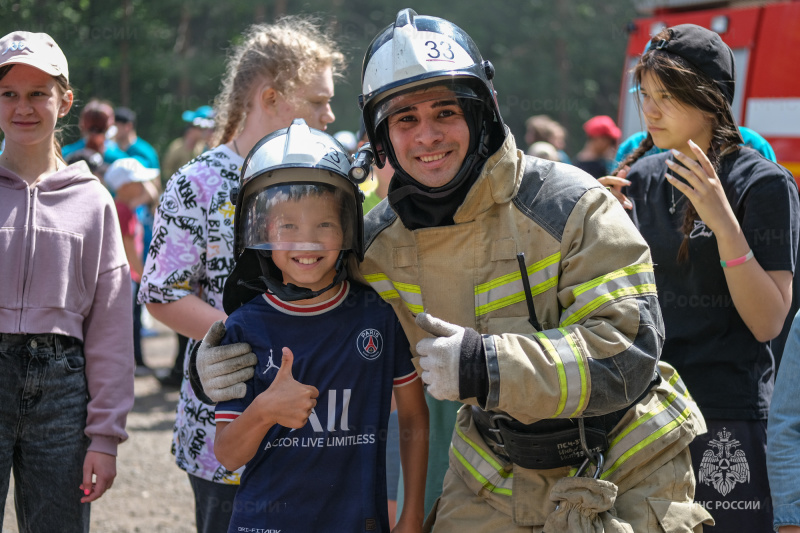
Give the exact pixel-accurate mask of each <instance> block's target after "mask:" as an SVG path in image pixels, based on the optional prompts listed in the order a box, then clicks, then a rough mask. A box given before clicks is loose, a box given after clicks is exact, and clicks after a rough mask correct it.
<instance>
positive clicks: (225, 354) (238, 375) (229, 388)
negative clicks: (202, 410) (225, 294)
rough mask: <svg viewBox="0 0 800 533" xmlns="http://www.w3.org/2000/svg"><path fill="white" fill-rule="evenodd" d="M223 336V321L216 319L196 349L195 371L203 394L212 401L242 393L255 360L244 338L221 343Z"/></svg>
mask: <svg viewBox="0 0 800 533" xmlns="http://www.w3.org/2000/svg"><path fill="white" fill-rule="evenodd" d="M224 336H225V324H223V323H222V321H221V320H218V321H216V322H214V323H213V324H212V325H211V328H210V329H209V330H208V333H206V336H205V337H203V342H202V343H201V344H200V348H198V350H197V374H198V377H199V378H200V382H201V384H202V386H203V390H204V391H205V394H206V395H207V396H208V397H209V398H210V399H211V400H213V401H214V402H224V401H226V400H233V399H235V398H242V397H244V395H245V392H247V386H246V385H245V384H244V382H245V381H247V380H248V379H250V378H252V377H253V374H254V372H255V369H254V368H253V367H254V366H255V365H256V364H257V363H258V358H257V357H256V354H254V353H253V352H252V350H251V349H250V345H249V344H247V343H246V342H239V343H236V344H228V345H225V346H220V345H219V343H220V341H221V340H222V337H224Z"/></svg>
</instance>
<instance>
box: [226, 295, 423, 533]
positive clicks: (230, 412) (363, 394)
mask: <svg viewBox="0 0 800 533" xmlns="http://www.w3.org/2000/svg"><path fill="white" fill-rule="evenodd" d="M225 325H226V328H227V333H226V335H225V338H224V339H223V344H230V343H234V342H240V341H246V342H248V343H249V344H250V346H251V347H252V349H253V352H254V353H255V354H256V355H257V356H258V366H257V367H256V372H255V376H254V377H253V379H251V380H249V381H248V382H247V394H246V395H245V397H244V398H243V399H241V400H232V401H228V402H221V403H219V404H218V405H217V407H216V420H217V421H225V422H228V421H231V420H233V419H235V418H236V417H237V416H238V415H239V414H241V413H242V412H243V411H244V409H245V408H246V407H247V406H248V405H250V403H251V402H252V401H253V399H254V398H255V397H256V396H257V395H258V394H260V393H261V392H263V391H265V390H266V389H267V388H268V387H269V385H270V383H272V380H273V379H274V378H275V375H276V374H277V372H278V369H279V368H280V366H281V359H282V349H283V347H284V346H287V347H288V348H290V349H291V350H292V353H293V354H294V363H293V364H292V375H293V376H294V379H295V380H297V381H298V382H300V383H303V384H306V385H312V386H314V387H316V388H317V389H318V390H319V397H318V398H317V405H316V407H315V408H314V411H313V413H312V415H311V417H310V418H309V421H308V423H307V424H306V425H305V426H304V427H303V428H301V429H297V430H294V429H288V428H285V427H282V426H279V425H276V426H274V427H272V428H271V429H270V430H269V431H268V432H267V435H266V437H265V438H264V440H263V441H262V443H261V446H260V448H259V450H258V452H257V453H256V455H255V456H254V457H253V459H251V460H250V462H248V463H247V466H246V468H245V471H244V474H243V475H242V479H241V485H240V486H239V489H238V492H237V494H236V500H235V503H234V512H233V517H232V519H231V522H230V526H229V529H228V531H231V532H241V531H281V533H305V532H309V531H314V532H326V531H329V532H341V531H348V532H351V531H352V532H357V531H379V532H380V531H385V532H388V531H389V528H388V515H387V506H386V466H385V459H386V430H387V425H388V420H389V411H390V404H391V394H392V387H393V386H402V385H405V384H408V383H410V382H412V381H413V380H414V379H417V374H416V372H415V370H414V365H413V364H412V362H411V353H410V350H409V345H408V340H407V338H406V336H405V334H404V333H403V330H402V328H401V327H400V323H399V322H398V320H397V318H396V317H395V314H394V311H392V308H391V307H390V306H389V305H388V304H386V303H385V302H384V301H383V300H381V298H380V297H379V296H378V295H377V293H375V292H374V291H373V290H371V289H369V288H367V287H363V286H361V285H356V284H350V283H347V282H345V283H344V284H343V285H342V288H341V290H340V291H339V292H338V293H337V294H336V296H334V297H333V298H331V299H330V300H328V301H327V302H324V303H321V304H318V305H314V306H297V305H292V304H291V303H287V302H282V301H280V300H278V299H277V298H275V297H274V296H268V295H262V296H258V297H256V298H254V299H253V300H251V301H250V302H248V303H247V304H246V305H244V306H242V307H241V308H239V309H238V310H236V311H235V312H234V313H233V314H231V316H230V317H228V320H227V321H226V324H225Z"/></svg>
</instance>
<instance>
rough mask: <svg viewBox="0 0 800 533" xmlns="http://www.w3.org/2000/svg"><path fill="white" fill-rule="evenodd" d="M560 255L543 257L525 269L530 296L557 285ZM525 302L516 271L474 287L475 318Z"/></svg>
mask: <svg viewBox="0 0 800 533" xmlns="http://www.w3.org/2000/svg"><path fill="white" fill-rule="evenodd" d="M560 260H561V253H555V254H553V255H551V256H549V257H545V258H544V259H542V260H541V261H537V262H536V263H534V264H532V265H530V266H528V267H527V271H528V280H529V282H530V285H531V294H532V295H533V296H536V295H537V294H541V293H543V292H545V291H547V290H548V289H551V288H553V287H555V286H556V285H557V284H558V262H559V261H560ZM524 300H525V289H524V287H523V286H522V276H521V274H520V272H519V271H518V270H516V271H514V272H512V273H510V274H506V275H504V276H500V277H499V278H495V279H493V280H491V281H489V282H486V283H482V284H480V285H478V286H476V287H475V316H481V315H485V314H487V313H490V312H492V311H496V310H497V309H502V308H503V307H507V306H509V305H512V304H515V303H517V302H522V301H524Z"/></svg>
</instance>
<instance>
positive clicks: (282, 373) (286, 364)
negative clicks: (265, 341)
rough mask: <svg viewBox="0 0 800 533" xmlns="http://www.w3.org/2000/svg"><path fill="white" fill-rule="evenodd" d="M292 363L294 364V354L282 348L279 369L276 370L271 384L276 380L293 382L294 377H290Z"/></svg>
mask: <svg viewBox="0 0 800 533" xmlns="http://www.w3.org/2000/svg"><path fill="white" fill-rule="evenodd" d="M292 363H294V354H293V353H292V351H291V350H290V349H289V348H286V347H285V346H284V348H283V352H282V353H281V367H280V368H279V369H278V374H277V375H276V376H275V380H274V381H273V383H274V382H275V381H277V380H278V379H291V380H294V376H292Z"/></svg>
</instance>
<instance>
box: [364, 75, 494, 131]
mask: <svg viewBox="0 0 800 533" xmlns="http://www.w3.org/2000/svg"><path fill="white" fill-rule="evenodd" d="M459 98H470V99H474V100H479V99H480V98H479V96H478V94H477V93H476V92H475V90H474V89H473V88H472V87H470V86H469V85H467V84H466V83H464V82H463V81H461V82H453V81H449V80H437V81H435V82H432V83H431V82H430V80H426V85H425V86H422V87H421V86H419V85H416V86H414V85H411V86H405V87H403V90H401V91H398V92H394V93H390V94H389V95H387V96H386V98H384V99H383V100H381V101H380V102H378V103H377V104H375V108H374V120H375V127H377V126H378V125H379V124H380V123H381V122H383V121H384V120H386V118H388V117H389V116H391V115H393V114H395V113H397V112H400V111H403V110H404V109H408V108H411V107H414V106H415V105H419V104H422V103H425V102H430V101H434V100H442V101H448V100H457V99H459Z"/></svg>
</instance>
